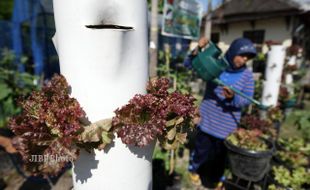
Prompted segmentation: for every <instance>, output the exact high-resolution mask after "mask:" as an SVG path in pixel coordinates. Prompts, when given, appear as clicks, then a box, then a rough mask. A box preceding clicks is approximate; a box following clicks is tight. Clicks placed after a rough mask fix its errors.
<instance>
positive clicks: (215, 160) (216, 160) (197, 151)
mask: <svg viewBox="0 0 310 190" xmlns="http://www.w3.org/2000/svg"><path fill="white" fill-rule="evenodd" d="M226 155H227V149H226V147H225V145H224V140H223V139H219V138H216V137H214V136H211V135H209V134H207V133H204V132H202V131H201V130H200V129H199V127H198V132H197V135H196V138H195V148H194V150H193V151H192V152H191V155H190V161H189V168H188V170H189V171H190V172H196V173H198V174H199V175H200V177H201V181H202V184H203V185H204V186H206V187H209V188H214V187H215V185H216V184H217V183H218V182H219V181H220V179H221V177H222V176H223V174H224V170H225V165H226Z"/></svg>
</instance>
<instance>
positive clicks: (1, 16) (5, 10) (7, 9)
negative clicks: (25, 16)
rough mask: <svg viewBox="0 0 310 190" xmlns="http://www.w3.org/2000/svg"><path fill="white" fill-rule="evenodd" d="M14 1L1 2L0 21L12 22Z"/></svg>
mask: <svg viewBox="0 0 310 190" xmlns="http://www.w3.org/2000/svg"><path fill="white" fill-rule="evenodd" d="M13 6H14V1H13V0H2V1H0V20H10V19H11V17H12V12H13Z"/></svg>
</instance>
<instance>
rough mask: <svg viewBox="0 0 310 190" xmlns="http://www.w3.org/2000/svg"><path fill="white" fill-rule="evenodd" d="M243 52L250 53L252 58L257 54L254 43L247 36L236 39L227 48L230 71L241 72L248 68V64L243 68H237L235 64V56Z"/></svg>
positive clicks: (226, 55) (226, 56)
mask: <svg viewBox="0 0 310 190" xmlns="http://www.w3.org/2000/svg"><path fill="white" fill-rule="evenodd" d="M241 54H249V55H251V57H252V58H253V57H255V56H256V54H257V53H256V48H255V47H254V44H253V43H252V42H251V41H250V40H249V39H247V38H237V39H235V40H234V41H233V42H232V44H231V45H230V47H229V49H228V50H227V52H226V54H225V58H226V60H227V61H228V63H229V64H230V67H228V69H227V71H228V72H241V71H243V70H244V69H245V68H246V66H244V67H241V68H235V66H234V61H233V60H234V57H235V56H237V55H241Z"/></svg>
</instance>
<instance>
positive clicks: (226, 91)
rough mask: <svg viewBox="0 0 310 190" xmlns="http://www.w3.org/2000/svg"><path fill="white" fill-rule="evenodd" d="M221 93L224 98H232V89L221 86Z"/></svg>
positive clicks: (233, 94)
mask: <svg viewBox="0 0 310 190" xmlns="http://www.w3.org/2000/svg"><path fill="white" fill-rule="evenodd" d="M223 95H224V96H225V98H226V99H232V98H233V97H234V96H235V93H234V91H232V90H231V89H229V88H228V87H227V86H224V87H223Z"/></svg>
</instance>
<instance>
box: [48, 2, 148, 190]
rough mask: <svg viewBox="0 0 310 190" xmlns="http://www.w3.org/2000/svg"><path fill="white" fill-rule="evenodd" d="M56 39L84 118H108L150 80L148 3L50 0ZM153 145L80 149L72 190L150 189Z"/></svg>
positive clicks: (115, 145) (118, 143)
mask: <svg viewBox="0 0 310 190" xmlns="http://www.w3.org/2000/svg"><path fill="white" fill-rule="evenodd" d="M53 2H54V12H55V22H56V35H55V37H54V39H53V40H54V43H55V47H56V49H57V52H58V55H59V59H60V68H61V73H62V74H63V75H64V76H65V77H66V79H67V80H68V83H69V84H70V85H71V87H72V96H73V97H75V98H77V100H78V101H79V102H80V104H81V106H82V107H83V109H84V110H85V111H86V114H87V116H88V119H89V120H90V121H91V122H95V121H98V120H101V119H105V118H111V117H113V115H114V110H115V109H116V108H118V107H120V106H122V105H125V104H126V103H127V102H128V100H129V99H130V98H132V97H133V96H134V95H135V94H137V93H142V94H143V93H145V87H146V82H147V79H148V68H147V67H148V57H147V55H148V52H147V51H148V47H147V4H146V3H147V1H145V0H130V1H125V0H65V1H64V0H54V1H53ZM153 147H154V145H152V146H148V147H146V148H136V147H127V146H126V145H124V144H122V142H121V141H120V140H119V139H116V140H115V142H114V144H113V145H112V146H110V147H108V150H105V151H98V150H95V151H94V152H93V153H91V154H90V153H87V152H85V151H82V152H81V154H80V157H79V159H78V160H77V161H76V162H75V163H74V165H73V180H74V181H73V183H74V189H75V190H80V189H84V190H90V189H94V190H95V189H107V190H112V189H113V190H125V189H126V190H146V189H151V187H152V164H151V159H152V153H153Z"/></svg>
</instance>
